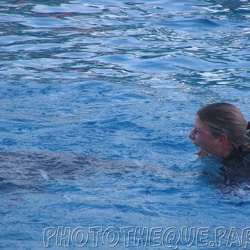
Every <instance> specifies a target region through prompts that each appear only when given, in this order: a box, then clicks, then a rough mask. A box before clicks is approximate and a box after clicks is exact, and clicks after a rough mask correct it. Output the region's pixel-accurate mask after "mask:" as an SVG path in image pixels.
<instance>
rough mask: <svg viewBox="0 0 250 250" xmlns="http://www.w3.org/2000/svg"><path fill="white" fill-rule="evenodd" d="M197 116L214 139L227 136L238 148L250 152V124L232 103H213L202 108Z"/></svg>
mask: <svg viewBox="0 0 250 250" xmlns="http://www.w3.org/2000/svg"><path fill="white" fill-rule="evenodd" d="M197 115H198V117H199V118H200V120H201V121H202V122H204V123H206V124H207V125H208V127H209V129H210V131H211V135H212V136H213V137H218V136H220V135H221V134H225V135H227V137H228V138H229V140H230V142H231V143H232V144H233V145H234V146H235V147H236V148H240V149H241V150H243V151H246V152H250V122H247V121H246V120H245V118H244V115H243V114H242V112H241V111H240V110H239V109H238V108H237V107H235V106H234V105H232V104H230V103H224V102H222V103H213V104H208V105H206V106H205V107H203V108H201V109H200V110H199V111H198V112H197Z"/></svg>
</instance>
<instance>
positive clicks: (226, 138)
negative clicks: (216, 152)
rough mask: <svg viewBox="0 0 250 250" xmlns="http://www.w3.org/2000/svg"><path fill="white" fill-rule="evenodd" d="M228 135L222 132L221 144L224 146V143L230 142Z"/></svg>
mask: <svg viewBox="0 0 250 250" xmlns="http://www.w3.org/2000/svg"><path fill="white" fill-rule="evenodd" d="M228 141H229V140H228V136H227V135H226V134H221V135H220V136H219V145H220V146H222V145H225V144H226V143H228Z"/></svg>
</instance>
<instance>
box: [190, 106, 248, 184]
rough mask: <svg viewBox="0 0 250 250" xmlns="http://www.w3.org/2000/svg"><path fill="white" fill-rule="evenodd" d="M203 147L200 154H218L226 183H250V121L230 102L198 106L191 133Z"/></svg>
mask: <svg viewBox="0 0 250 250" xmlns="http://www.w3.org/2000/svg"><path fill="white" fill-rule="evenodd" d="M189 138H190V139H191V140H192V141H193V143H194V144H195V145H197V146H199V147H200V150H199V152H198V156H199V157H200V158H203V157H208V156H210V155H213V156H216V158H217V159H218V162H219V163H220V164H221V168H220V172H221V174H222V175H223V178H224V180H225V182H226V183H227V184H239V183H243V182H248V183H250V122H247V121H246V120H245V118H244V115H243V114H242V112H241V111H240V110H239V109H238V108H237V107H235V106H234V105H232V104H229V103H213V104H209V105H206V106H205V107H203V108H201V109H200V110H198V112H197V114H196V120H195V127H194V129H193V130H192V131H191V133H190V134H189Z"/></svg>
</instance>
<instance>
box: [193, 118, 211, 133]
mask: <svg viewBox="0 0 250 250" xmlns="http://www.w3.org/2000/svg"><path fill="white" fill-rule="evenodd" d="M195 128H196V129H199V130H205V131H210V129H209V127H208V125H207V124H206V123H205V122H203V121H201V119H200V118H199V116H196V119H195Z"/></svg>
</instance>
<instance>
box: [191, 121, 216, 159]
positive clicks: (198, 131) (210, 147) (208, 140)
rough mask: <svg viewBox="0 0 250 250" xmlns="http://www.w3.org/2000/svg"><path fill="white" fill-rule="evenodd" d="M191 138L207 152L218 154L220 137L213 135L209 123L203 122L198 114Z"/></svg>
mask: <svg viewBox="0 0 250 250" xmlns="http://www.w3.org/2000/svg"><path fill="white" fill-rule="evenodd" d="M189 138H190V139H191V140H192V141H193V143H194V144H195V145H196V146H200V148H201V150H203V151H204V152H205V153H208V154H215V155H216V154H217V149H218V138H215V137H213V136H212V135H211V131H210V129H209V127H208V125H207V124H206V123H204V122H202V121H201V120H200V118H199V117H198V116H196V120H195V127H194V129H193V130H192V131H191V133H190V134H189Z"/></svg>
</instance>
